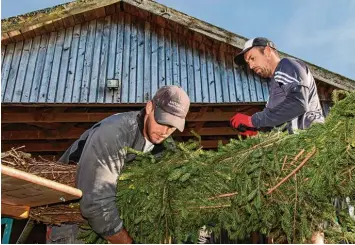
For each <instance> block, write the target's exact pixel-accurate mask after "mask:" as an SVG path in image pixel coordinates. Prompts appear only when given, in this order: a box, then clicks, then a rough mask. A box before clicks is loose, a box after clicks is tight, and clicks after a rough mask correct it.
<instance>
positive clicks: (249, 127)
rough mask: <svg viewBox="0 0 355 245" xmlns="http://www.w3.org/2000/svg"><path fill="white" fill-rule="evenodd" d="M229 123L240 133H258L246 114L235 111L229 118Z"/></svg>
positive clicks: (252, 134)
mask: <svg viewBox="0 0 355 245" xmlns="http://www.w3.org/2000/svg"><path fill="white" fill-rule="evenodd" d="M230 124H231V126H232V127H233V128H235V129H236V130H238V131H239V133H240V134H241V135H244V136H255V135H257V134H258V132H257V131H256V128H254V125H253V123H252V122H251V117H250V116H248V115H244V114H241V113H237V114H235V115H234V116H233V117H232V118H231V119H230Z"/></svg>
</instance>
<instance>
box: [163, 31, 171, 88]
mask: <svg viewBox="0 0 355 245" xmlns="http://www.w3.org/2000/svg"><path fill="white" fill-rule="evenodd" d="M164 41H165V44H164V45H165V78H166V79H165V84H166V85H172V84H173V59H172V48H171V31H170V30H166V31H165V39H164Z"/></svg>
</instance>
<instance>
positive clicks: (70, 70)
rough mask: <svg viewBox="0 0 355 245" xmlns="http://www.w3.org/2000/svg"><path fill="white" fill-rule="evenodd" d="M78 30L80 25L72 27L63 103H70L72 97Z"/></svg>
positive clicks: (77, 49)
mask: <svg viewBox="0 0 355 245" xmlns="http://www.w3.org/2000/svg"><path fill="white" fill-rule="evenodd" d="M80 29H81V26H80V25H76V26H74V30H73V36H72V41H71V47H70V56H69V66H68V74H67V81H66V86H65V92H64V101H63V102H64V103H70V102H71V100H72V97H73V91H74V83H75V74H76V72H77V69H76V67H77V66H76V64H77V60H78V53H79V40H80Z"/></svg>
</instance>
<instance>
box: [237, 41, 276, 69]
mask: <svg viewBox="0 0 355 245" xmlns="http://www.w3.org/2000/svg"><path fill="white" fill-rule="evenodd" d="M266 46H269V47H271V48H273V49H276V47H275V44H274V43H273V42H272V41H270V40H269V39H267V38H265V37H256V38H253V39H250V40H248V41H246V42H245V44H244V47H243V50H242V51H240V52H239V53H238V54H237V55H236V56H235V57H234V62H235V63H236V64H237V65H244V64H246V62H245V60H244V54H245V53H246V52H248V51H249V50H250V49H252V48H254V47H266Z"/></svg>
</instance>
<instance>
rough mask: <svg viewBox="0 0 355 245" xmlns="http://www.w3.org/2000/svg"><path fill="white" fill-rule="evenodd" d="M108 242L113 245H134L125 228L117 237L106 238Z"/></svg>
mask: <svg viewBox="0 0 355 245" xmlns="http://www.w3.org/2000/svg"><path fill="white" fill-rule="evenodd" d="M105 239H106V240H107V241H109V242H110V243H113V244H130V243H133V239H132V238H131V237H130V236H129V235H128V232H127V231H126V229H125V228H122V230H121V231H120V232H118V233H116V234H115V235H112V236H107V237H105Z"/></svg>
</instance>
